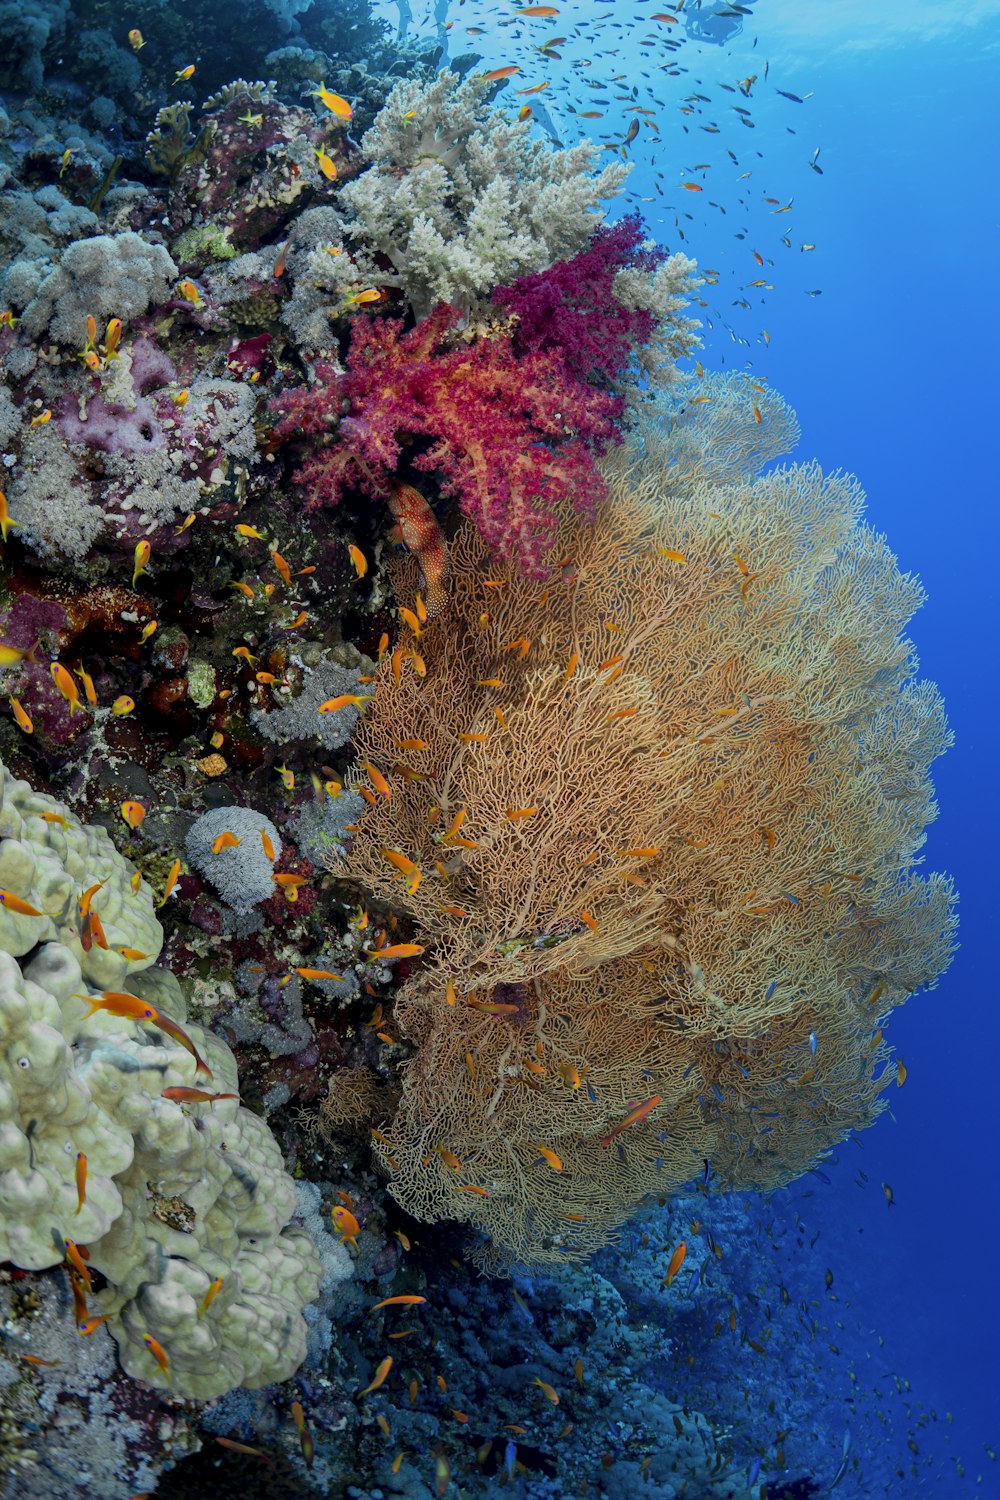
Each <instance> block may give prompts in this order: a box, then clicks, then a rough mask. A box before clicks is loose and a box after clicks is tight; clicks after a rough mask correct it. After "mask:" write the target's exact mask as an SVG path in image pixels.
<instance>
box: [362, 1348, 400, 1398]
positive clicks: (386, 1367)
mask: <svg viewBox="0 0 1000 1500" xmlns="http://www.w3.org/2000/svg"><path fill="white" fill-rule="evenodd" d="M391 1369H392V1355H391V1354H387V1355H386V1357H385V1359H384V1360H383V1361H382V1363H381V1364H380V1365H379V1367H378V1369H377V1370H376V1371H375V1378H374V1380H373V1381H372V1383H371V1385H366V1386H365V1388H364V1390H363V1391H359V1392H358V1395H359V1396H367V1395H368V1394H369V1393H370V1392H371V1391H377V1390H378V1388H379V1386H380V1385H384V1383H385V1379H386V1376H387V1375H388V1373H389V1371H390V1370H391Z"/></svg>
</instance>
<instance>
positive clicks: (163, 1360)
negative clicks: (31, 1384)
mask: <svg viewBox="0 0 1000 1500" xmlns="http://www.w3.org/2000/svg"><path fill="white" fill-rule="evenodd" d="M193 71H194V69H192V72H193ZM142 1342H143V1343H144V1344H145V1346H146V1348H147V1349H148V1350H149V1352H150V1354H151V1355H152V1356H153V1358H154V1359H155V1360H156V1363H157V1364H158V1365H159V1367H160V1369H161V1370H162V1371H163V1373H164V1375H169V1374H170V1361H169V1359H168V1358H167V1356H166V1352H165V1350H164V1348H163V1345H162V1344H161V1343H160V1342H159V1340H158V1339H154V1337H153V1335H152V1334H151V1333H146V1334H144V1335H143V1339H142Z"/></svg>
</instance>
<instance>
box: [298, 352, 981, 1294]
mask: <svg viewBox="0 0 1000 1500" xmlns="http://www.w3.org/2000/svg"><path fill="white" fill-rule="evenodd" d="M699 389H700V390H701V392H702V393H703V394H704V395H707V396H708V397H709V403H711V402H712V401H713V400H714V401H715V403H716V405H715V411H714V413H713V412H711V411H710V406H709V403H699V407H697V408H695V407H688V408H687V409H686V410H685V409H684V408H683V407H680V406H679V405H678V404H677V402H676V400H674V401H672V402H670V403H664V402H660V403H658V404H656V405H654V406H653V407H652V408H649V409H647V412H646V414H645V415H644V416H643V417H642V418H641V419H640V422H639V425H638V427H637V429H636V431H635V433H634V434H633V435H632V437H631V438H630V441H629V442H628V444H627V445H626V446H625V447H623V448H622V449H620V450H619V451H618V452H617V453H615V454H614V455H612V456H611V457H610V458H609V459H608V460H607V461H606V462H605V464H604V469H605V472H606V475H607V479H608V482H609V486H610V494H609V498H608V500H607V501H606V503H605V504H604V505H603V506H602V507H601V509H600V511H599V513H598V516H597V519H596V523H595V524H593V525H588V524H586V523H584V522H581V521H580V520H579V519H578V518H576V517H574V516H570V515H567V516H566V518H565V520H564V522H563V525H562V529H561V533H560V537H559V544H558V545H559V548H560V551H559V553H558V554H557V556H558V563H557V565H556V566H555V567H554V569H553V573H552V577H551V579H550V581H549V583H548V584H547V585H545V586H540V585H539V584H538V583H537V582H532V581H529V580H526V579H524V578H522V577H520V576H519V575H518V574H517V573H516V572H515V571H513V570H512V569H510V568H506V567H498V566H497V565H496V564H494V563H491V561H490V559H489V557H488V555H487V553H486V551H485V549H484V547H483V544H482V542H481V541H480V539H479V538H478V536H477V534H476V533H475V531H474V530H473V528H471V527H470V526H465V527H463V529H462V531H461V532H460V534H459V536H458V538H457V539H456V542H455V545H454V548H453V552H452V572H453V599H452V603H451V606H450V608H449V610H448V612H447V613H446V614H444V615H442V616H441V617H440V618H439V619H435V620H434V621H433V622H431V623H429V624H428V625H427V626H426V629H425V630H424V632H423V634H422V635H421V637H420V638H419V640H417V641H416V642H413V641H412V640H410V642H409V645H405V644H404V647H403V650H402V653H401V654H400V655H397V656H396V659H395V661H393V660H392V659H391V658H390V659H387V660H386V661H384V662H383V663H382V665H381V666H380V668H379V672H378V677H377V680H376V684H375V687H374V689H373V692H374V697H373V700H372V702H371V704H370V706H369V711H368V713H367V714H366V715H365V717H364V719H363V720H362V721H361V724H360V726H359V729H358V732H357V742H358V746H359V751H360V754H359V762H360V763H368V764H370V765H371V766H373V767H375V768H376V769H377V771H380V772H381V773H382V774H383V775H384V776H385V777H386V778H387V779H388V781H389V783H390V785H391V788H392V797H391V799H387V798H385V797H384V796H378V797H376V798H375V800H374V802H373V803H372V804H371V805H370V806H368V807H367V810H366V811H365V813H364V815H363V817H362V818H361V820H360V825H359V829H358V833H357V836H356V839H355V843H354V848H353V852H352V854H351V856H350V858H349V861H348V863H347V865H346V867H345V866H340V867H338V869H339V873H341V874H344V875H346V876H347V877H348V878H350V879H352V880H354V881H356V882H358V883H359V884H360V885H361V887H362V888H363V889H364V890H365V891H366V892H368V893H369V894H370V895H371V896H372V897H374V898H375V899H376V900H378V901H380V902H383V903H385V904H386V905H388V906H390V907H393V908H395V909H396V910H398V911H400V912H403V913H406V914H407V916H408V917H409V918H410V919H412V923H413V925H414V928H415V937H416V939H417V941H419V942H420V943H422V944H424V945H425V946H426V950H427V954H426V958H425V959H424V961H423V968H422V970H421V972H419V974H418V975H417V976H416V977H414V978H412V979H410V980H408V981H407V982H406V983H405V984H404V985H403V986H402V988H401V989H400V991H399V992H398V993H397V996H396V1000H395V1005H394V1009H393V1015H392V1018H391V1026H392V1030H393V1033H394V1034H395V1035H397V1036H398V1037H399V1038H400V1039H401V1040H402V1041H403V1042H405V1043H406V1044H408V1056H407V1057H406V1059H405V1061H403V1062H402V1063H401V1065H400V1066H399V1067H398V1069H397V1078H396V1084H395V1087H393V1088H391V1089H390V1088H385V1089H380V1088H378V1087H374V1086H373V1085H372V1082H371V1080H367V1079H365V1078H364V1077H363V1076H360V1075H358V1074H356V1073H354V1074H348V1075H342V1076H341V1078H339V1079H335V1080H334V1082H333V1085H332V1087H331V1093H330V1098H329V1100H328V1101H327V1104H326V1106H325V1112H324V1119H325V1124H326V1126H327V1128H328V1129H336V1128H337V1127H338V1126H339V1125H342V1124H343V1123H345V1122H346V1120H347V1119H348V1118H350V1117H352V1116H353V1117H354V1118H357V1117H358V1116H359V1115H362V1114H363V1115H364V1116H366V1117H367V1119H368V1120H369V1121H370V1122H371V1123H373V1124H374V1125H375V1126H376V1127H377V1130H376V1134H375V1136H374V1137H373V1142H374V1150H375V1152H376V1156H377V1158H378V1160H379V1163H380V1165H381V1166H382V1168H383V1169H384V1170H385V1172H386V1173H387V1174H388V1175H389V1177H390V1180H391V1189H392V1192H393V1193H394V1195H395V1196H396V1198H397V1199H398V1200H399V1201H400V1202H401V1203H402V1204H403V1205H404V1206H405V1207H406V1208H407V1209H408V1210H409V1211H411V1212H412V1213H414V1214H415V1215H417V1216H418V1217H422V1218H425V1219H440V1218H450V1219H463V1220H467V1221H468V1222H469V1223H470V1224H472V1225H474V1226H475V1227H476V1228H477V1229H478V1230H480V1231H481V1232H482V1236H483V1238H481V1239H480V1240H479V1241H478V1246H479V1248H478V1250H477V1251H476V1254H477V1255H478V1257H479V1259H480V1260H481V1261H482V1262H483V1263H485V1264H489V1265H497V1264H503V1263H505V1262H509V1261H511V1260H520V1261H529V1262H530V1261H540V1260H545V1259H553V1258H558V1259H565V1258H566V1257H567V1256H579V1255H585V1254H587V1253H589V1252H590V1251H591V1250H592V1249H594V1248H595V1247H596V1246H598V1245H600V1244H601V1243H603V1242H604V1241H606V1240H607V1239H608V1237H609V1236H610V1234H611V1233H612V1232H613V1230H614V1228H615V1226H616V1225H617V1224H619V1223H620V1222H621V1221H622V1220H623V1219H624V1218H625V1217H626V1216H627V1215H628V1214H629V1213H630V1212H631V1211H632V1210H633V1209H634V1208H635V1206H636V1205H638V1204H639V1203H640V1202H641V1201H642V1199H643V1198H644V1197H645V1196H646V1195H647V1194H649V1193H653V1192H658V1193H661V1194H662V1193H665V1192H670V1191H672V1190H674V1189H676V1188H678V1187H679V1186H680V1185H681V1184H683V1183H685V1182H689V1181H691V1179H692V1178H694V1177H696V1176H698V1175H700V1174H701V1172H702V1171H703V1168H704V1163H705V1162H706V1161H708V1162H710V1163H711V1167H712V1169H713V1170H714V1171H715V1173H716V1174H717V1175H718V1178H719V1180H720V1181H722V1182H725V1183H729V1184H733V1185H738V1186H753V1187H759V1188H770V1187H774V1186H776V1185H778V1184H780V1183H782V1182H785V1181H788V1180H789V1179H790V1178H792V1177H794V1176H795V1175H797V1174H798V1173H800V1172H802V1171H803V1170H805V1169H806V1168H807V1167H808V1166H809V1165H810V1164H812V1163H813V1162H814V1161H815V1160H816V1159H817V1157H818V1156H819V1155H820V1154H821V1153H822V1152H823V1151H824V1150H825V1149H826V1148H827V1147H829V1146H830V1145H831V1143H833V1142H834V1141H836V1140H838V1139H840V1138H842V1137H843V1135H844V1134H845V1132H846V1131H848V1130H850V1129H857V1128H859V1127H861V1126H864V1125H866V1124H868V1123H870V1122H871V1120H872V1119H873V1118H874V1117H875V1116H876V1115H877V1114H878V1113H879V1111H880V1109H881V1108H882V1107H883V1106H882V1103H881V1100H880V1097H879V1096H880V1090H881V1088H882V1087H884V1086H885V1083H886V1081H887V1076H888V1075H887V1049H886V1046H885V1043H884V1042H883V1041H882V1038H881V1029H880V1028H881V1023H882V1021H883V1019H884V1018H885V1016H886V1015H887V1013H888V1012H889V1011H890V1010H891V1009H893V1008H894V1007H895V1006H896V1005H898V1004H900V1003H902V1001H903V1000H905V999H906V997H907V996H908V995H910V994H912V993H913V992H914V991H915V990H918V989H920V988H924V987H927V986H930V985H932V984H933V983H934V982H935V981H936V979H937V977H938V975H939V974H940V972H941V971H942V969H943V968H944V967H945V966H946V964H947V962H948V958H949V954H950V951H951V944H952V932H953V917H952V903H953V892H952V888H951V885H950V883H949V881H948V880H947V879H946V878H944V877H942V876H936V875H932V876H930V877H921V876H918V875H916V874H915V873H914V870H913V866H914V863H915V857H916V854H917V851H918V850H919V848H920V846H921V844H922V842H923V838H924V829H925V827H926V824H927V823H928V822H929V821H930V819H931V818H932V817H933V816H934V813H935V806H934V801H933V795H932V791H931V786H930V782H929V778H928V769H929V766H930V764H931V762H932V761H933V760H934V758H935V757H936V756H937V755H938V754H940V753H941V751H942V750H943V749H944V748H945V747H946V745H947V743H948V730H947V727H946V723H945V718H944V713H943V709H942V705H941V700H940V698H939V696H938V693H937V691H936V689H935V688H934V687H933V685H932V684H929V683H926V682H919V681H915V680H914V671H915V659H914V655H913V649H912V646H911V644H910V642H909V641H908V640H907V639H906V638H905V636H904V635H903V634H902V630H903V627H904V626H905V624H906V622H907V620H908V619H909V617H910V615H911V614H912V613H913V611H914V609H915V608H916V607H917V606H918V605H919V603H920V600H921V591H920V588H919V585H918V584H917V583H916V582H915V581H914V580H913V579H912V578H910V577H907V576H906V575H903V574H901V573H900V571H899V569H898V567H897V565H896V561H895V559H894V557H893V555H892V553H891V552H890V551H889V548H888V547H887V545H886V543H885V541H884V540H883V539H882V538H881V537H879V536H877V535H875V534H874V533H873V532H872V531H870V530H869V529H868V528H867V527H866V526H865V525H864V524H862V522H861V519H860V515H861V510H862V503H863V496H862V493H861V491H860V490H859V488H858V486H857V484H856V483H855V482H854V481H853V480H851V479H849V478H846V477H845V476H843V475H840V474H833V475H824V474H823V473H821V471H820V470H819V468H818V467H817V466H816V465H815V464H806V465H802V466H792V467H787V468H780V469H776V470H773V471H771V472H769V473H767V474H764V475H763V476H762V477H755V476H756V475H758V474H759V471H760V469H761V468H762V467H763V464H764V461H765V460H766V459H768V458H769V457H770V456H771V455H772V454H773V453H775V452H780V451H783V449H784V446H785V445H786V444H787V443H788V442H789V441H791V440H794V433H795V423H794V418H793V417H792V416H791V414H790V413H789V412H788V409H787V407H785V406H784V404H783V403H782V402H780V398H777V397H772V396H767V397H766V398H765V397H764V396H763V395H761V394H757V391H758V390H759V388H755V387H753V386H752V385H751V384H750V382H749V380H748V379H746V378H744V377H726V378H725V379H724V380H719V381H714V382H713V381H707V382H704V383H702V385H701V386H700V387H699ZM741 476H742V477H741ZM401 587H402V589H403V591H404V593H405V591H406V584H405V583H404V584H403V585H401ZM413 602H414V601H413V599H412V597H409V598H402V599H401V603H403V604H405V605H407V606H410V605H412V604H413ZM411 618H412V617H411ZM414 653H418V659H417V660H416V661H414V659H413V654H414ZM424 668H425V669H426V670H425V671H424V670H423V669H424ZM400 856H402V858H400ZM408 862H409V863H408ZM417 870H419V876H418V875H416V873H415V872H416V871H417ZM654 1099H658V1101H659V1102H658V1103H657V1104H656V1105H655V1106H654V1107H653V1108H652V1109H650V1110H649V1112H648V1113H647V1114H645V1116H644V1117H643V1118H640V1119H639V1120H637V1121H636V1122H635V1123H632V1124H629V1125H627V1126H625V1128H624V1129H620V1130H619V1129H617V1127H620V1126H621V1125H622V1122H623V1121H625V1120H626V1119H627V1117H628V1115H629V1112H630V1111H631V1110H632V1109H633V1108H634V1106H636V1105H643V1104H648V1103H649V1101H650V1100H654ZM640 1113H641V1112H640Z"/></svg>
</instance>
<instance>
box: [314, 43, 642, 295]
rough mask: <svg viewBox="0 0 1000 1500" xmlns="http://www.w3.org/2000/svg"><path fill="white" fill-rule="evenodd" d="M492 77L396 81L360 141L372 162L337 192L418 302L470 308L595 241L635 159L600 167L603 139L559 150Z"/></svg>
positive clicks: (360, 236) (355, 226) (367, 241)
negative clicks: (607, 201)
mask: <svg viewBox="0 0 1000 1500" xmlns="http://www.w3.org/2000/svg"><path fill="white" fill-rule="evenodd" d="M490 92H491V85H490V84H489V83H487V82H486V81H485V79H483V78H470V79H467V80H466V81H465V82H461V81H460V80H459V77H458V75H457V74H455V73H448V72H444V73H440V74H439V75H438V77H437V78H436V79H435V80H434V82H432V83H431V84H429V85H428V84H425V83H422V82H420V81H419V80H416V79H408V80H404V81H402V82H400V83H398V84H397V85H396V87H395V88H394V89H393V91H392V93H391V94H390V95H389V98H388V99H387V100H386V103H385V106H384V108H383V109H382V110H381V111H380V113H379V114H378V116H377V117H376V119H375V123H374V124H373V125H372V127H371V129H370V130H369V131H368V132H367V133H366V134H365V136H364V138H363V139H362V142H361V150H362V153H363V155H364V156H365V158H366V160H367V161H368V162H369V163H370V166H369V169H368V171H366V172H363V173H362V174H361V175H360V176H359V177H357V178H356V179H355V180H354V181H353V182H349V183H347V184H345V186H344V187H343V188H342V189H341V191H340V197H339V207H340V208H341V209H342V210H343V211H344V212H346V213H347V214H348V215H349V219H348V222H347V225H346V227H347V229H348V232H349V234H350V235H351V237H352V238H353V240H354V241H355V242H356V243H357V244H358V245H359V247H360V248H361V249H362V250H363V251H366V252H368V254H369V255H370V254H371V253H372V252H375V253H377V254H378V255H379V256H384V257H386V258H387V259H388V261H389V262H390V263H391V266H392V268H393V272H394V274H393V275H391V276H390V277H389V278H388V279H387V278H386V277H385V276H384V275H383V276H382V277H381V278H380V279H381V283H382V284H383V285H385V284H389V285H396V286H399V287H401V288H402V290H403V292H404V293H405V295H406V297H407V299H408V301H409V302H410V305H411V307H412V308H413V311H414V313H415V314H416V316H417V317H418V318H421V317H425V316H426V315H427V313H429V312H430V310H431V308H432V307H433V306H434V305H435V304H436V303H438V302H451V303H454V304H455V305H456V306H458V307H461V308H462V309H463V311H465V312H466V313H468V312H470V311H471V310H472V308H473V306H474V305H475V303H476V301H477V299H479V298H480V297H483V296H485V295H487V294H488V293H489V292H490V291H491V290H492V289H493V288H494V287H496V286H501V285H504V284H505V283H507V282H510V281H514V280H516V279H517V277H519V276H524V275H527V274H528V273H530V272H537V271H543V270H545V269H546V267H548V266H550V265H552V263H553V262H554V261H557V260H566V259H568V258H569V257H570V256H572V255H575V254H576V253H577V252H578V251H579V250H582V249H583V247H584V246H585V245H586V244H587V242H588V240H589V239H590V236H591V235H592V234H593V232H594V230H595V229H596V228H597V226H598V224H599V223H600V221H601V218H602V217H603V214H602V213H601V211H600V208H599V204H600V201H601V199H603V198H610V197H612V196H613V195H614V194H615V193H617V192H618V190H619V188H620V187H621V185H622V183H623V181H624V179H625V177H626V176H627V175H628V171H629V168H628V167H627V166H625V165H623V164H622V163H620V162H614V163H612V164H611V165H609V166H606V167H604V168H603V169H602V170H601V171H595V170H594V162H595V158H596V156H597V147H596V146H595V145H594V144H593V143H592V142H590V141H582V142H580V143H579V144H578V145H576V146H571V147H569V148H568V149H566V150H556V151H553V150H551V149H550V148H549V147H548V146H546V145H544V144H543V143H542V142H541V141H538V140H534V139H532V134H531V123H530V121H527V120H525V121H523V122H519V123H511V122H510V121H509V120H508V119H507V117H506V116H505V114H504V113H503V111H502V110H499V109H491V108H490V107H489V103H488V99H489V95H490Z"/></svg>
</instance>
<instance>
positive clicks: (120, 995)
mask: <svg viewBox="0 0 1000 1500" xmlns="http://www.w3.org/2000/svg"><path fill="white" fill-rule="evenodd" d="M77 998H78V999H80V1000H86V1001H87V1003H88V1005H89V1006H90V1009H89V1010H88V1012H87V1014H86V1015H85V1016H84V1018H83V1019H84V1020H85V1021H88V1020H89V1019H90V1017H91V1016H92V1015H94V1013H95V1012H96V1011H99V1010H102V1011H104V1013H105V1015H109V1016H119V1017H121V1018H122V1020H126V1021H149V1022H150V1024H151V1025H153V1026H156V1027H158V1028H159V1029H160V1031H163V1032H165V1033H166V1035H167V1036H169V1037H172V1038H173V1040H174V1041H175V1042H178V1043H179V1044H180V1046H182V1047H183V1048H184V1050H185V1052H190V1054H191V1056H192V1057H193V1058H194V1060H195V1071H196V1072H198V1073H204V1074H205V1076H206V1077H207V1078H211V1077H212V1070H211V1068H210V1067H209V1066H208V1065H207V1063H206V1062H205V1061H204V1060H203V1059H202V1058H201V1057H200V1056H199V1054H198V1050H197V1048H196V1047H195V1045H194V1042H192V1040H191V1038H190V1037H189V1036H188V1034H187V1032H186V1031H185V1030H184V1028H183V1027H182V1026H179V1025H178V1024H177V1022H176V1021H172V1020H171V1019H170V1017H169V1016H164V1015H161V1013H160V1012H159V1011H158V1010H155V1009H154V1008H153V1006H152V1005H149V1004H147V1002H146V1001H145V1000H140V998H139V996H138V995H129V994H127V993H125V992H124V991H121V990H105V991H104V992H103V993H102V994H101V996H100V997H99V998H98V999H95V998H94V996H93V995H84V994H80V993H79V992H78V993H77Z"/></svg>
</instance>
